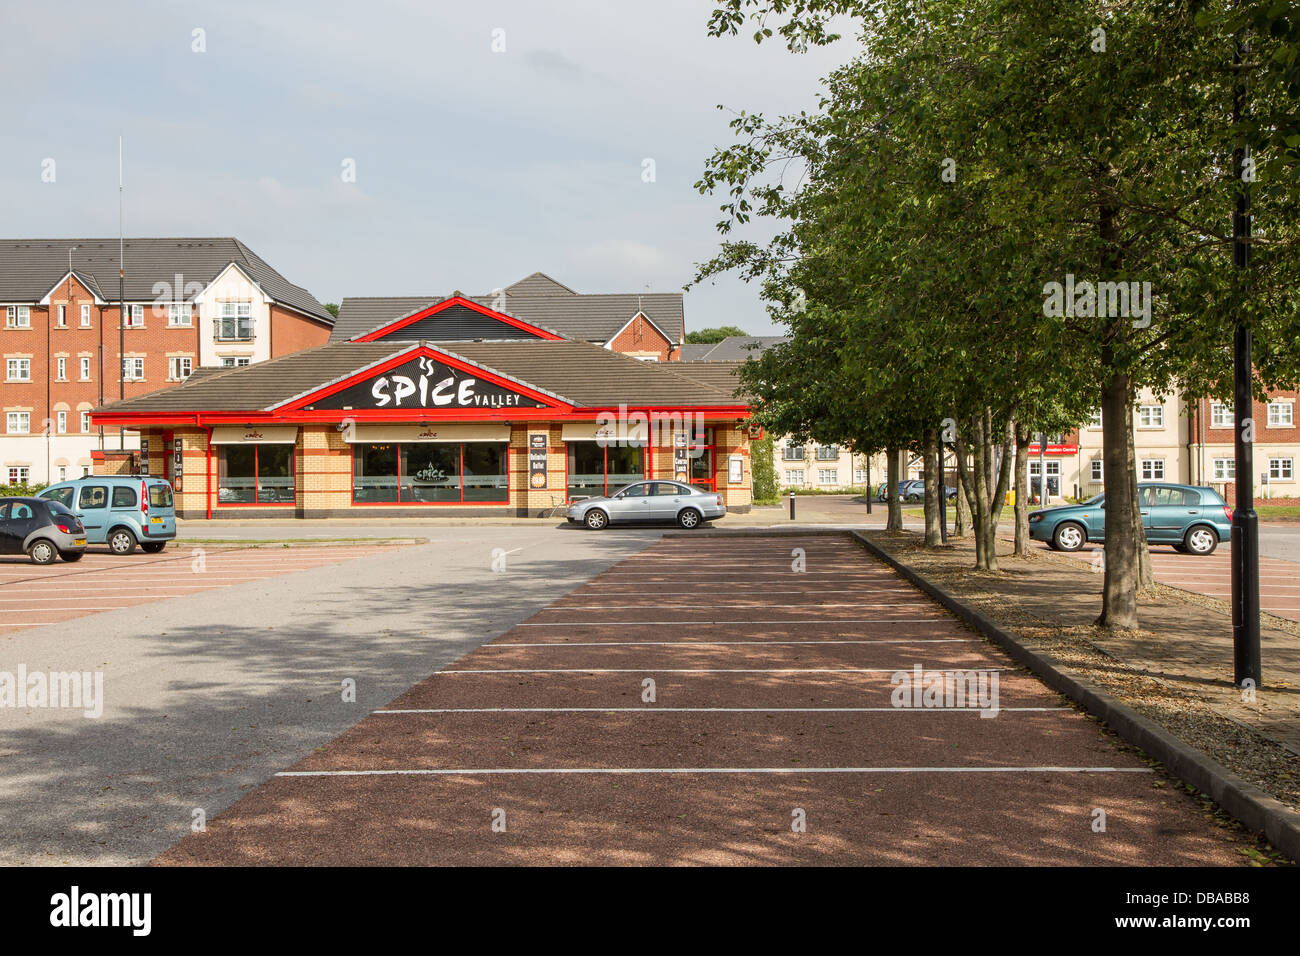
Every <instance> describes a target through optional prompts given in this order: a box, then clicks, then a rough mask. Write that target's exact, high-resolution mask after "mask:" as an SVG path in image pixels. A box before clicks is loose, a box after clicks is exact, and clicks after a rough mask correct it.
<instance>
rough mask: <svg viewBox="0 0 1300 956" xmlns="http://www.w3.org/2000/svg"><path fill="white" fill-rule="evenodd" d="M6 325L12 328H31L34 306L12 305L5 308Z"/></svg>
mask: <svg viewBox="0 0 1300 956" xmlns="http://www.w3.org/2000/svg"><path fill="white" fill-rule="evenodd" d="M5 326H6V327H7V328H11V329H30V328H31V327H32V307H31V306H30V305H11V306H9V307H8V308H7V309H6V310H5Z"/></svg>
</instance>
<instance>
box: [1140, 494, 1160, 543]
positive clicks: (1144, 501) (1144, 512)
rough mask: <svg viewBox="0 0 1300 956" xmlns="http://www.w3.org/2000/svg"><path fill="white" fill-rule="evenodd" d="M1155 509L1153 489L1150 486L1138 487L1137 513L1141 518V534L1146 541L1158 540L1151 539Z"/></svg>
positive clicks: (1153, 531)
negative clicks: (1144, 536)
mask: <svg viewBox="0 0 1300 956" xmlns="http://www.w3.org/2000/svg"><path fill="white" fill-rule="evenodd" d="M1155 508H1156V489H1155V487H1154V486H1152V485H1138V513H1139V514H1140V515H1141V516H1142V532H1143V534H1145V535H1146V539H1147V540H1148V541H1153V540H1159V539H1158V538H1153V537H1152V535H1153V534H1155V529H1154V526H1153V525H1152V524H1151V522H1152V521H1153V520H1154V518H1155Z"/></svg>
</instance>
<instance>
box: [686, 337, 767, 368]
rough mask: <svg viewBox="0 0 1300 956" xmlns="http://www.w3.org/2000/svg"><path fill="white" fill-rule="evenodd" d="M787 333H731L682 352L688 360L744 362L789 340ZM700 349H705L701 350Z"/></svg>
mask: <svg viewBox="0 0 1300 956" xmlns="http://www.w3.org/2000/svg"><path fill="white" fill-rule="evenodd" d="M789 341H790V338H789V336H785V335H729V336H727V337H726V338H725V339H723V340H722V341H721V342H718V343H716V344H714V345H688V346H686V348H687V349H690V350H691V351H689V352H686V351H683V353H682V360H683V361H686V362H701V361H704V362H743V361H745V359H747V358H757V357H758V353H759V352H764V351H766V350H767V349H770V348H771V347H772V346H774V345H781V344H783V343H785V342H789ZM698 349H705V350H706V351H704V352H700V351H697V350H698Z"/></svg>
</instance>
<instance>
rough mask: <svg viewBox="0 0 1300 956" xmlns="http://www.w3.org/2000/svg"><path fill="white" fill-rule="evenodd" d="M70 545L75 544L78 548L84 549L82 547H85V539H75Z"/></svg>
mask: <svg viewBox="0 0 1300 956" xmlns="http://www.w3.org/2000/svg"><path fill="white" fill-rule="evenodd" d="M72 543H73V544H75V545H76V546H77V547H78V548H84V547H85V546H86V539H85V538H75V539H73V542H72Z"/></svg>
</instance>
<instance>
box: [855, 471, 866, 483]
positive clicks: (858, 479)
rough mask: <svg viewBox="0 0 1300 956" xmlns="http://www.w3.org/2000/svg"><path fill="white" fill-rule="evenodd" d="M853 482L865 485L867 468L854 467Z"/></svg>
mask: <svg viewBox="0 0 1300 956" xmlns="http://www.w3.org/2000/svg"><path fill="white" fill-rule="evenodd" d="M853 483H854V484H855V485H865V484H866V483H867V469H865V468H854V469H853Z"/></svg>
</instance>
